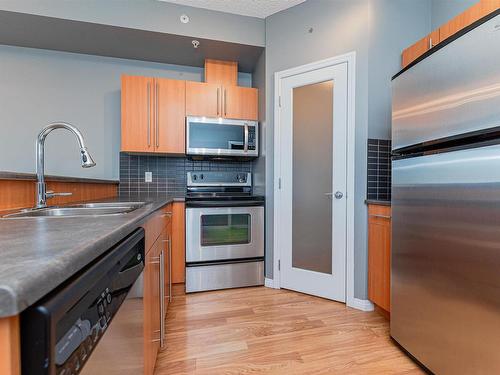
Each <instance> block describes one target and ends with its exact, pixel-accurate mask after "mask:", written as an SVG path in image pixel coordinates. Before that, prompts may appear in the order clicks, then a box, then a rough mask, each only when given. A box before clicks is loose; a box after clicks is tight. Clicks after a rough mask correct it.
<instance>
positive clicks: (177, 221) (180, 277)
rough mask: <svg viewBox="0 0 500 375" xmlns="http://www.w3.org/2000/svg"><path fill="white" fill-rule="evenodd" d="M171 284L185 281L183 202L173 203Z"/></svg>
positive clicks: (184, 219)
mask: <svg viewBox="0 0 500 375" xmlns="http://www.w3.org/2000/svg"><path fill="white" fill-rule="evenodd" d="M172 210H173V215H172V284H179V283H184V282H186V212H185V204H184V202H174V203H173V207H172Z"/></svg>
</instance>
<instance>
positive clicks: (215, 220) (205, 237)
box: [201, 214, 251, 246]
mask: <svg viewBox="0 0 500 375" xmlns="http://www.w3.org/2000/svg"><path fill="white" fill-rule="evenodd" d="M250 222H251V218H250V214H225V215H202V216H201V246H219V245H241V244H248V243H250V226H251V224H250Z"/></svg>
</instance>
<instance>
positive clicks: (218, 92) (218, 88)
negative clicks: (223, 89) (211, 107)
mask: <svg viewBox="0 0 500 375" xmlns="http://www.w3.org/2000/svg"><path fill="white" fill-rule="evenodd" d="M219 95H220V87H217V116H219V113H220V112H219V109H220V103H219V102H220V100H219Z"/></svg>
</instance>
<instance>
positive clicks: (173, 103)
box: [154, 78, 186, 155]
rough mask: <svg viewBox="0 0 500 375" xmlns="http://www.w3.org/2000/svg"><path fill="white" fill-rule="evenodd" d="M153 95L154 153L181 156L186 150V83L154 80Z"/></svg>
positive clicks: (160, 79)
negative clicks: (154, 120)
mask: <svg viewBox="0 0 500 375" xmlns="http://www.w3.org/2000/svg"><path fill="white" fill-rule="evenodd" d="M155 93H156V97H155V101H156V102H155V105H156V124H155V127H154V128H155V136H154V138H155V151H156V152H161V153H169V154H180V155H182V154H184V153H185V149H186V140H185V129H186V125H185V115H186V81H178V80H173V79H166V78H156V79H155Z"/></svg>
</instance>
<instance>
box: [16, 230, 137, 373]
mask: <svg viewBox="0 0 500 375" xmlns="http://www.w3.org/2000/svg"><path fill="white" fill-rule="evenodd" d="M144 256H145V254H144V230H143V229H138V230H136V231H135V232H133V233H132V234H131V235H129V236H128V237H126V238H125V239H124V240H122V241H121V242H120V243H118V244H117V245H115V246H114V247H113V248H112V249H110V250H109V251H108V252H107V253H106V254H105V255H104V256H102V257H101V258H100V259H98V260H97V261H96V262H94V263H93V264H91V265H90V266H87V268H86V269H84V270H83V271H81V272H80V273H79V274H78V275H76V276H75V277H73V278H72V280H70V281H69V282H68V283H66V284H65V285H63V286H62V287H61V288H59V289H58V290H56V291H55V292H53V293H51V294H50V295H49V296H47V297H44V298H43V299H42V300H41V301H39V302H38V303H36V304H35V305H34V306H31V307H30V308H28V309H27V310H26V311H24V312H23V313H22V314H21V357H22V373H23V374H37V375H38V374H48V375H74V374H86V375H87V374H92V375H98V374H106V375H112V374H130V375H131V374H134V375H137V374H142V373H143V371H144V328H143V324H144V307H143V306H144V304H143V270H144V264H145V260H144V259H145V258H144Z"/></svg>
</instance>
